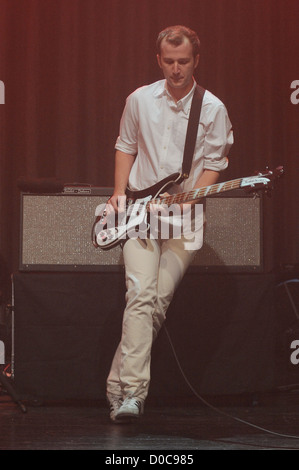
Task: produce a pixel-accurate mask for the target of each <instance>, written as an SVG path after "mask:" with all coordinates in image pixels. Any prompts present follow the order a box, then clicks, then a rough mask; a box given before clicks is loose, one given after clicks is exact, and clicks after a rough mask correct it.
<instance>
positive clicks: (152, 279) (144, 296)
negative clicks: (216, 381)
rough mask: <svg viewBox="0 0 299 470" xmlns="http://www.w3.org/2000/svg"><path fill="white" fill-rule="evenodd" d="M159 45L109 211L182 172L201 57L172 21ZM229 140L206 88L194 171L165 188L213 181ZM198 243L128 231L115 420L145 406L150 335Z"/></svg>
mask: <svg viewBox="0 0 299 470" xmlns="http://www.w3.org/2000/svg"><path fill="white" fill-rule="evenodd" d="M157 48H158V54H157V60H158V65H159V67H160V68H161V70H162V72H163V75H164V79H163V80H160V81H158V82H155V83H152V84H150V85H147V86H144V87H141V88H139V89H137V90H136V91H135V92H133V93H132V94H131V95H130V96H129V97H128V98H127V101H126V106H125V109H124V112H123V115H122V118H121V123H120V134H119V137H118V139H117V142H116V146H115V148H116V155H115V185H114V193H113V195H112V197H111V198H110V200H109V201H108V204H107V212H108V213H109V212H110V213H111V212H113V211H115V212H121V211H122V210H123V208H124V207H125V200H126V189H127V187H129V188H130V189H131V190H133V191H139V190H143V189H145V188H147V187H150V186H152V185H155V184H156V183H157V182H158V181H160V180H162V179H163V178H165V177H167V176H169V175H170V174H172V173H175V172H181V171H182V162H183V154H184V145H185V138H186V131H187V125H188V119H189V113H190V107H191V102H192V97H193V94H194V90H195V88H196V86H197V84H196V82H195V80H194V77H193V74H194V70H195V69H196V67H197V65H198V62H199V39H198V37H197V34H196V33H195V32H193V31H191V30H190V29H188V28H186V27H184V26H174V27H170V28H167V29H165V30H163V31H162V32H161V33H160V34H159V36H158V39H157ZM232 144H233V132H232V126H231V123H230V120H229V117H228V114H227V111H226V108H225V106H224V105H223V103H222V102H221V101H220V100H219V99H218V98H216V97H215V96H214V95H213V94H212V93H210V92H209V91H207V90H205V93H204V95H203V98H202V107H201V114H200V120H199V124H198V129H197V135H196V143H195V150H194V155H193V161H192V166H191V170H190V173H189V175H188V177H185V179H184V180H183V181H182V182H181V183H180V184H176V185H174V186H173V187H171V188H169V189H167V191H168V192H169V193H179V192H183V191H190V190H192V189H193V188H198V187H203V186H209V185H212V184H214V183H216V182H217V180H218V178H219V173H220V172H221V171H223V170H225V169H226V168H227V165H228V158H227V156H228V153H229V150H230V147H231V145H232ZM195 202H196V201H195ZM197 202H198V201H197ZM191 204H192V203H191ZM200 229H201V230H202V226H201V227H200ZM197 245H198V246H197ZM200 247H201V243H200V242H199V243H198V244H196V243H195V245H194V243H193V244H192V249H190V247H189V246H188V243H186V239H185V236H184V234H183V235H182V236H181V237H176V238H174V237H173V238H171V237H170V238H168V239H159V238H158V237H150V236H149V237H148V238H146V239H141V238H136V237H135V238H134V237H131V238H130V237H128V239H127V240H126V241H125V243H124V245H123V258H124V265H125V276H126V287H127V293H126V307H125V311H124V315H123V330H122V337H121V341H120V343H119V346H118V348H117V350H116V353H115V356H114V358H113V362H112V365H111V370H110V373H109V376H108V378H107V399H108V401H109V404H110V417H111V419H112V421H113V422H115V423H120V422H124V421H128V420H132V419H134V418H138V417H140V415H141V414H142V413H143V409H144V401H145V399H146V397H147V395H148V389H149V383H150V360H151V347H152V343H153V340H154V339H155V338H156V336H157V334H158V332H159V329H160V328H161V326H162V324H163V322H164V320H165V316H166V311H167V308H168V306H169V304H170V302H171V300H172V297H173V294H174V292H175V289H176V288H177V286H178V284H179V283H180V281H181V279H182V277H183V275H184V273H185V272H186V269H187V268H188V266H189V265H190V263H191V261H192V259H193V257H194V256H195V254H196V251H197V250H198V249H200ZM182 321H184V312H182Z"/></svg>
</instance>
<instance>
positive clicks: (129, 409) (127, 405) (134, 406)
mask: <svg viewBox="0 0 299 470" xmlns="http://www.w3.org/2000/svg"><path fill="white" fill-rule="evenodd" d="M143 409H144V401H143V400H141V399H140V398H134V397H127V398H125V399H124V401H123V403H122V405H121V406H120V408H119V409H118V411H117V413H116V414H115V420H116V421H122V420H127V419H128V418H130V419H131V418H133V419H136V418H139V417H140V416H141V415H142V414H143Z"/></svg>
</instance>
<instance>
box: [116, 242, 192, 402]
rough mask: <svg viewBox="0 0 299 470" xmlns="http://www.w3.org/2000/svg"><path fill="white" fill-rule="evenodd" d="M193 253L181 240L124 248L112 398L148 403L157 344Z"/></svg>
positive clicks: (132, 243)
mask: <svg viewBox="0 0 299 470" xmlns="http://www.w3.org/2000/svg"><path fill="white" fill-rule="evenodd" d="M195 253H196V251H195V250H192V251H191V250H186V246H185V244H184V239H183V238H181V239H168V240H165V241H163V240H157V239H147V240H139V239H129V240H128V241H127V242H126V243H125V245H124V249H123V255H124V263H125V267H126V287H127V293H126V308H125V311H124V316H123V326H122V337H121V341H120V343H119V345H118V348H117V350H116V353H115V356H114V359H113V362H112V366H111V370H110V373H109V376H108V379H107V396H108V397H109V395H118V396H122V397H126V396H134V397H138V398H141V399H143V400H144V399H145V398H146V396H147V394H148V388H149V382H150V361H151V348H152V343H153V340H154V339H155V338H156V336H157V334H158V332H159V330H160V328H161V326H162V324H163V322H164V320H165V316H166V311H167V308H168V306H169V304H170V302H171V300H172V297H173V294H174V292H175V289H176V288H177V286H178V284H179V283H180V281H181V279H182V277H183V275H184V274H185V272H186V269H187V268H188V266H189V265H190V263H191V261H192V259H193V257H194V255H195Z"/></svg>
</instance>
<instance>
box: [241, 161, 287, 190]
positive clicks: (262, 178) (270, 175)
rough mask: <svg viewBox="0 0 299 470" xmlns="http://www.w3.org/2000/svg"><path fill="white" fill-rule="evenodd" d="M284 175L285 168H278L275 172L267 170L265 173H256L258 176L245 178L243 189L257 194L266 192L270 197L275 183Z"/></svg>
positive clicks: (242, 184)
mask: <svg viewBox="0 0 299 470" xmlns="http://www.w3.org/2000/svg"><path fill="white" fill-rule="evenodd" d="M283 174H284V169H283V166H278V167H276V168H275V170H269V169H268V168H266V170H265V171H264V172H256V176H250V177H249V178H243V180H242V183H241V187H242V188H243V189H245V190H246V191H248V192H253V193H256V192H257V191H265V192H266V193H267V194H268V195H270V192H271V190H272V189H273V182H274V181H275V180H276V179H278V178H280V177H281V176H283Z"/></svg>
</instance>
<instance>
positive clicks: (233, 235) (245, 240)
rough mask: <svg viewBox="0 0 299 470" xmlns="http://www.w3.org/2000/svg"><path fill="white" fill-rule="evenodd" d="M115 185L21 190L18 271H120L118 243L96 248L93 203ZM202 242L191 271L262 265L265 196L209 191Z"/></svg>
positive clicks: (100, 200)
mask: <svg viewBox="0 0 299 470" xmlns="http://www.w3.org/2000/svg"><path fill="white" fill-rule="evenodd" d="M111 193H112V188H89V187H87V188H85V187H77V188H74V187H72V188H71V189H70V190H67V188H66V189H65V190H64V192H62V193H58V194H56V193H54V194H36V193H22V194H21V227H20V230H21V236H20V257H19V269H20V271H105V270H111V271H119V270H122V269H123V259H122V252H121V248H120V247H119V246H117V247H115V248H113V249H111V250H108V251H107V250H105V251H103V250H101V249H99V248H95V247H94V246H93V244H92V242H91V228H92V224H93V221H94V217H95V209H96V207H97V206H98V205H99V204H103V203H105V202H106V201H107V199H108V198H109V196H110V195H111ZM205 205H206V221H207V223H206V230H205V234H204V244H203V247H202V249H201V250H199V252H198V253H197V255H196V257H195V259H194V261H193V264H192V265H191V267H190V271H212V272H213V271H215V272H225V271H233V272H244V271H245V272H252V271H253V272H255V271H257V272H258V271H262V270H263V250H262V215H261V214H262V198H260V197H256V198H254V197H252V196H250V197H249V196H247V195H245V193H244V192H243V191H240V192H239V191H234V192H232V193H222V195H221V196H217V197H209V198H207V199H206V200H205Z"/></svg>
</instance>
